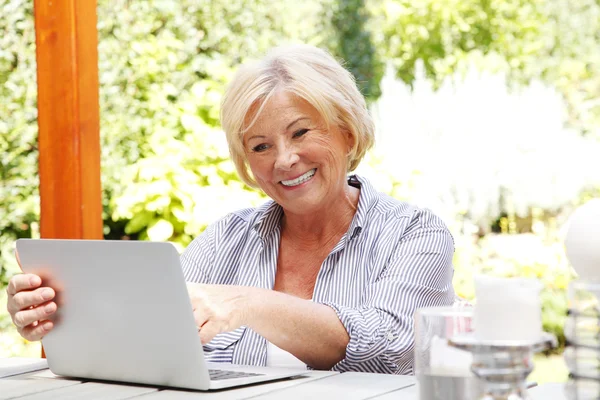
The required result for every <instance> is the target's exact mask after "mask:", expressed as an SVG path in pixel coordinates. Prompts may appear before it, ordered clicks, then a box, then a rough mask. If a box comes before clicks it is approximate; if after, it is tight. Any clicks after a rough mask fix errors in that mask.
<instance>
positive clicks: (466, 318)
mask: <svg viewBox="0 0 600 400" xmlns="http://www.w3.org/2000/svg"><path fill="white" fill-rule="evenodd" d="M472 320H473V309H472V308H471V307H429V308H421V309H418V310H417V312H416V314H415V364H414V367H415V375H416V377H417V381H418V386H419V399H420V400H477V399H478V398H479V396H480V394H481V390H482V386H481V383H480V382H479V381H478V380H477V378H476V377H475V376H474V375H473V373H472V372H471V362H472V356H471V354H470V353H468V352H465V351H463V350H460V349H456V348H453V347H451V346H449V345H448V340H449V339H451V338H453V337H455V336H457V335H461V334H465V333H468V332H471V331H472V325H473V324H472Z"/></svg>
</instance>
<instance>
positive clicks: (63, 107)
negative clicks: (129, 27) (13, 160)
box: [34, 0, 103, 239]
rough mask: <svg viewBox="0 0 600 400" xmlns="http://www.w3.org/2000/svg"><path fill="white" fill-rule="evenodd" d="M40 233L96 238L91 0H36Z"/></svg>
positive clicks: (93, 17) (97, 170)
mask: <svg viewBox="0 0 600 400" xmlns="http://www.w3.org/2000/svg"><path fill="white" fill-rule="evenodd" d="M34 12H35V34H36V57H37V85H38V125H39V138H38V144H39V174H40V203H41V210H40V213H41V215H40V233H41V236H42V237H43V238H58V239H101V238H102V236H103V228H102V198H101V196H102V195H101V188H100V139H99V105H98V33H97V29H96V22H97V16H96V1H95V0H35V1H34Z"/></svg>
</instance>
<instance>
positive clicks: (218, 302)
mask: <svg viewBox="0 0 600 400" xmlns="http://www.w3.org/2000/svg"><path fill="white" fill-rule="evenodd" d="M187 288H188V293H189V295H190V300H191V301H192V308H193V310H194V318H195V319H196V326H197V327H198V335H199V336H200V340H201V341H202V344H206V343H208V342H210V341H211V340H212V338H214V337H215V336H216V335H217V334H219V333H222V332H230V331H232V330H234V329H237V328H239V327H240V326H242V325H245V323H246V322H245V318H246V316H247V315H248V308H249V305H250V304H251V303H252V302H253V301H254V300H255V298H256V296H257V293H254V292H255V291H257V289H256V288H252V287H246V286H228V285H204V284H200V283H188V284H187ZM258 290H259V289H258Z"/></svg>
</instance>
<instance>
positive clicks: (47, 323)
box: [42, 322, 50, 332]
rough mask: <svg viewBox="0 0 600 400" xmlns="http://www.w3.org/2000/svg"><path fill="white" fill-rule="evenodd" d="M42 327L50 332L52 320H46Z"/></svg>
mask: <svg viewBox="0 0 600 400" xmlns="http://www.w3.org/2000/svg"><path fill="white" fill-rule="evenodd" d="M42 329H43V330H44V331H46V332H48V331H49V330H50V322H46V323H45V324H44V325H42Z"/></svg>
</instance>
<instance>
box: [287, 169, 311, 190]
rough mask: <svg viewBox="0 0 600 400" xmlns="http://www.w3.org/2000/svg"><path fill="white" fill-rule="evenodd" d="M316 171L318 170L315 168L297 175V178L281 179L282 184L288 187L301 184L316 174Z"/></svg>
mask: <svg viewBox="0 0 600 400" xmlns="http://www.w3.org/2000/svg"><path fill="white" fill-rule="evenodd" d="M316 172H317V169H316V168H313V169H311V170H310V171H308V172H306V173H304V174H302V175H301V176H299V177H297V178H296V179H290V180H289V181H281V184H282V185H283V186H287V187H294V186H298V185H301V184H303V183H304V182H307V181H309V180H310V179H311V178H312V177H313V176H314V175H315V173H316Z"/></svg>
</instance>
